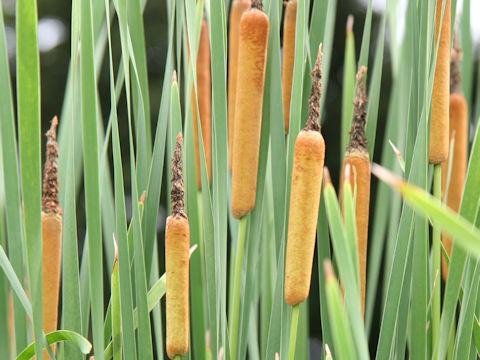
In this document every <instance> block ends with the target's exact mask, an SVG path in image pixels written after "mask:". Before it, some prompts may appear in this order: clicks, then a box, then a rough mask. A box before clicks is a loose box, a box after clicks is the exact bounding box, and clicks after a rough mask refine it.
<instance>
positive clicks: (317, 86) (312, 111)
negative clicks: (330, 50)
mask: <svg viewBox="0 0 480 360" xmlns="http://www.w3.org/2000/svg"><path fill="white" fill-rule="evenodd" d="M322 56H323V53H322V44H320V45H319V46H318V53H317V60H316V61H315V65H314V66H313V70H312V72H311V73H310V76H311V77H312V89H311V90H310V98H309V99H308V120H307V124H306V125H305V130H314V131H320V121H319V120H320V99H321V97H322Z"/></svg>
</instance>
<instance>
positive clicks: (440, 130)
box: [428, 0, 451, 346]
mask: <svg viewBox="0 0 480 360" xmlns="http://www.w3.org/2000/svg"><path fill="white" fill-rule="evenodd" d="M442 8H443V9H442ZM442 10H443V11H442ZM442 15H443V17H442ZM450 23H451V0H445V7H443V0H437V6H436V13H435V45H436V46H437V45H438V53H437V60H436V67H435V77H434V80H433V89H432V111H431V117H430V140H429V141H430V142H429V152H428V160H429V162H430V163H431V164H434V166H433V194H434V196H435V197H437V198H439V199H440V198H441V196H442V194H441V193H442V169H441V163H442V162H444V161H445V160H446V159H447V157H448V151H449V140H448V137H449V136H448V134H449V97H450V32H451V31H450ZM440 243H441V232H440V229H439V227H438V225H437V226H434V227H433V232H432V248H433V269H432V273H433V274H434V276H435V278H437V276H439V273H440V263H441V255H440V247H441V244H440ZM436 284H439V281H436ZM440 296H441V295H440V286H439V285H436V286H435V287H434V289H433V294H432V338H433V339H435V341H436V338H437V333H438V328H439V326H440V325H439V323H440V306H441V305H440ZM435 341H434V343H433V346H435Z"/></svg>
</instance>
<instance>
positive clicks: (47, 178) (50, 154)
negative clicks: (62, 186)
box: [42, 116, 63, 215]
mask: <svg viewBox="0 0 480 360" xmlns="http://www.w3.org/2000/svg"><path fill="white" fill-rule="evenodd" d="M57 125H58V118H57V117H56V116H55V117H54V118H53V119H52V123H51V125H50V129H49V130H48V131H47V133H46V134H45V135H46V136H47V139H48V140H47V156H46V160H45V174H44V177H43V197H42V211H43V212H45V213H48V214H60V215H61V214H63V211H62V208H61V207H60V203H59V201H58V191H59V184H58V163H57V158H58V145H57Z"/></svg>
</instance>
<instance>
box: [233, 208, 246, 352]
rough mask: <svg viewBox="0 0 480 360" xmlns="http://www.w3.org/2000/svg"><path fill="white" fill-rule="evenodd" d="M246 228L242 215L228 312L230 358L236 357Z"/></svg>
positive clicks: (244, 218)
mask: <svg viewBox="0 0 480 360" xmlns="http://www.w3.org/2000/svg"><path fill="white" fill-rule="evenodd" d="M246 230H247V218H246V217H245V216H244V217H242V218H241V219H240V223H239V226H238V238H237V251H236V253H235V270H234V275H233V276H234V280H233V293H232V295H231V304H232V306H231V312H230V353H231V354H232V359H233V360H235V359H236V358H237V343H238V319H239V315H240V314H239V310H240V285H241V282H242V265H243V254H244V251H245V234H246Z"/></svg>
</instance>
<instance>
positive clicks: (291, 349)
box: [288, 304, 300, 360]
mask: <svg viewBox="0 0 480 360" xmlns="http://www.w3.org/2000/svg"><path fill="white" fill-rule="evenodd" d="M299 313H300V304H297V305H295V306H293V308H292V322H291V324H290V342H289V345H288V360H294V359H295V345H296V343H297V328H298V315H299Z"/></svg>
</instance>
